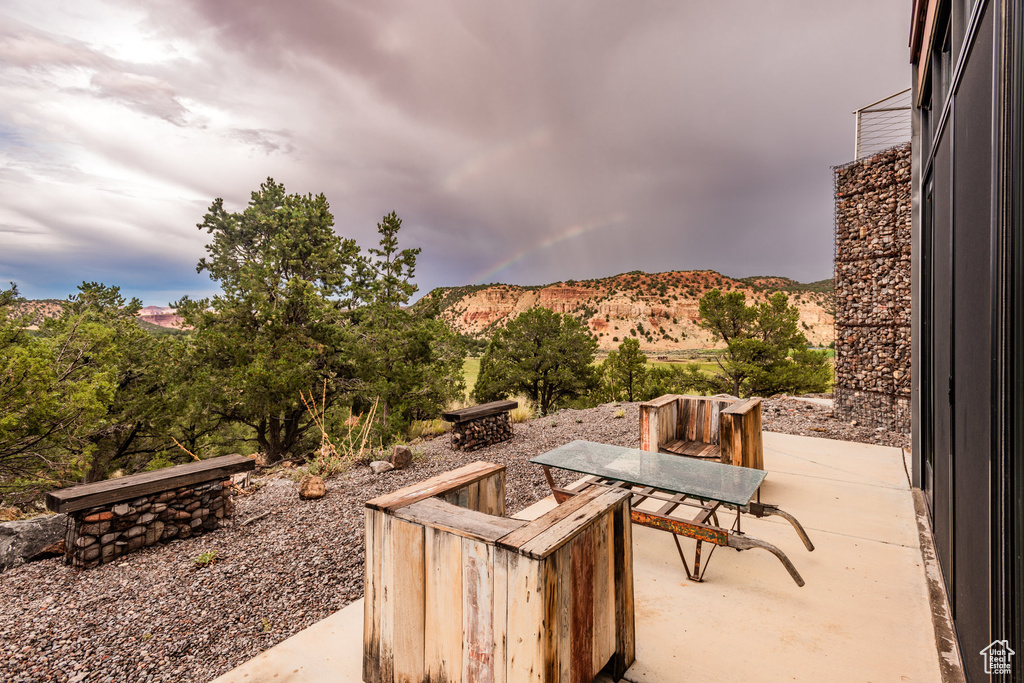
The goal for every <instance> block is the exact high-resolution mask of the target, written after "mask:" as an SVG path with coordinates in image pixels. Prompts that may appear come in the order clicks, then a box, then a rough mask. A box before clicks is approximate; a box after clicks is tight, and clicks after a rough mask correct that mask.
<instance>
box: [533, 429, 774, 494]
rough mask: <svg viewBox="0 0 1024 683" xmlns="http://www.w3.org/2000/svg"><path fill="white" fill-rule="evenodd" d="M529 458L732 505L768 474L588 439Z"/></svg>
mask: <svg viewBox="0 0 1024 683" xmlns="http://www.w3.org/2000/svg"><path fill="white" fill-rule="evenodd" d="M530 462H532V463H535V464H537V465H548V466H550V467H557V468H559V469H563V470H570V471H572V472H579V473H581V474H592V475H596V476H598V477H606V478H608V479H616V480H618V481H624V482H627V483H629V484H636V485H638V486H651V487H653V488H656V489H661V490H662V491H669V492H671V493H685V494H686V495H688V496H692V497H694V498H700V499H702V500H715V501H718V502H720V503H727V504H731V505H746V504H747V503H749V502H750V499H751V498H753V497H754V494H755V493H756V492H757V489H758V487H759V486H760V485H761V482H763V481H764V478H765V477H766V476H767V473H766V472H764V471H762V470H754V469H750V468H749V467H738V466H736V465H723V464H722V463H720V462H713V461H710V460H696V459H694V458H687V457H684V456H679V455H669V454H667V453H653V452H650V451H640V450H637V449H635V448H624V447H623V446H612V445H610V444H604V443H594V442H592V441H573V442H571V443H567V444H565V445H564V446H559V447H558V448H556V449H554V450H551V451H548V452H547V453H544V454H542V455H538V456H537V457H535V458H531V459H530Z"/></svg>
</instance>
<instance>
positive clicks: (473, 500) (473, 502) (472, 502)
mask: <svg viewBox="0 0 1024 683" xmlns="http://www.w3.org/2000/svg"><path fill="white" fill-rule="evenodd" d="M466 507H467V508H468V509H470V510H479V509H480V482H479V481H477V482H474V483H472V484H470V485H469V486H467V487H466Z"/></svg>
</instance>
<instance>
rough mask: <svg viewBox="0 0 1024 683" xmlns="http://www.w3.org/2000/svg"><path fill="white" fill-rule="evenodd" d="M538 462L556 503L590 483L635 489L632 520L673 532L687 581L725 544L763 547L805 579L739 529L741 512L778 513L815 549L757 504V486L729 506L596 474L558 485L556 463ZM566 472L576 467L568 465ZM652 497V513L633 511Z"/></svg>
mask: <svg viewBox="0 0 1024 683" xmlns="http://www.w3.org/2000/svg"><path fill="white" fill-rule="evenodd" d="M536 464H540V465H541V467H542V468H543V470H544V476H545V478H546V479H547V482H548V486H550V487H551V492H552V494H554V496H555V500H556V501H558V502H559V503H562V502H564V501H565V500H567V499H569V498H571V497H572V496H575V495H577V494H579V493H581V492H582V491H583V490H585V489H587V488H589V487H591V486H602V487H608V488H620V489H627V490H630V491H631V492H632V493H633V499H632V503H631V505H632V508H633V509H632V518H633V522H634V523H636V524H641V525H643V526H646V527H651V528H653V529H661V530H662V531H667V532H669V533H671V534H672V540H673V541H675V545H676V550H677V551H678V552H679V558H680V559H681V560H682V562H683V568H684V569H685V571H686V577H687V578H688V579H689V580H691V581H695V582H698V583H700V582H702V581H703V578H704V572H705V571H706V570H707V566H708V563H709V562H710V560H711V556H712V554H713V553H714V551H715V548H716V547H717V546H728V547H730V548H735V549H736V550H749V549H751V548H761V549H762V550H767V551H768V552H770V553H772V554H773V555H775V557H777V558H778V559H779V561H780V562H782V564H783V566H784V567H785V568H786V570H787V571H788V572H789V575H790V576H791V577H792V578H793V581H794V582H795V583H796V584H797V585H798V586H803V585H804V579H803V577H801V576H800V572H798V571H797V569H796V567H795V566H794V565H793V563H792V562H791V561H790V559H789V558H788V557H787V556H786V554H785V553H784V552H782V550H780V549H779V548H777V547H776V546H774V545H772V544H771V543H767V542H765V541H762V540H759V539H757V538H753V537H751V536H748V535H746V534H745V533H743V530H742V528H741V523H742V515H743V514H744V513H746V514H750V515H753V516H755V517H768V516H776V517H782V518H783V519H785V520H786V521H788V522H789V523H790V524H791V525H792V526H793V528H794V530H795V531H796V533H797V535H798V536H799V537H800V540H801V541H803V543H804V546H805V547H806V548H807V550H809V551H812V550H814V544H813V543H811V540H810V539H809V538H808V537H807V532H806V531H804V528H803V526H802V525H801V524H800V522H799V521H797V519H796V518H795V517H793V516H792V515H791V514H789V513H787V512H785V511H783V510H780V509H779V508H778V507H777V506H775V505H768V504H765V503H761V502H760V500H759V499H760V489H758V500H757V501H754V500H751V501H749V502H748V503H747V504H746V505H731V504H728V503H722V502H719V501H716V500H709V499H706V498H702V497H698V496H695V495H693V494H692V493H689V492H686V491H669V490H664V489H659V488H655V487H653V486H642V485H637V484H630V483H627V482H625V481H621V480H617V479H613V478H609V477H604V476H599V475H591V476H587V477H585V478H584V479H583V480H582V481H580V482H578V483H577V485H576V488H562V487H559V486H558V485H557V484H556V483H555V480H554V478H553V477H552V475H551V467H553V466H554V467H557V465H546V464H543V463H536ZM565 469H569V468H565ZM570 471H579V470H571V469H570ZM650 500H654V501H660V502H661V503H662V505H661V507H660V508H658V509H657V510H655V511H650V510H640V509H637V507H638V506H639V505H641V504H642V503H644V502H645V501H650ZM729 512H735V513H736V516H735V519H733V520H732V522H731V523H730V524H729V526H724V525H723V524H721V522H720V520H719V513H722V514H723V516H724V515H725V514H727V513H729ZM679 536H685V537H687V538H692V539H694V540H695V541H696V542H697V546H696V550H695V552H694V559H693V569H692V570H691V568H690V564H689V563H688V562H687V560H686V554H685V553H684V552H683V548H682V545H680V543H679ZM704 543H710V544H711V546H712V547H711V550H710V551H709V552H708V553H707V556H706V557H705V558H703V565H704V566H703V567H701V564H702V557H701V551H702V548H703V544H704Z"/></svg>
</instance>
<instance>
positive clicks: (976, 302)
mask: <svg viewBox="0 0 1024 683" xmlns="http://www.w3.org/2000/svg"><path fill="white" fill-rule="evenodd" d="M992 15H993V12H992V11H991V10H990V11H988V12H986V17H985V19H984V22H983V23H982V26H981V31H980V33H979V36H978V39H977V41H976V42H975V44H974V46H973V47H972V48H971V52H970V54H969V61H968V63H967V69H966V71H965V72H964V78H963V80H962V81H961V85H960V89H959V91H958V92H957V93H956V99H955V112H954V121H953V122H954V126H953V131H954V133H953V134H954V146H953V154H954V159H953V161H954V171H953V175H954V179H955V185H954V192H953V279H954V282H955V283H956V284H955V287H954V290H953V316H954V317H953V320H954V330H953V373H954V378H955V380H954V388H955V390H954V404H953V477H954V480H955V482H956V497H955V501H956V503H955V508H954V513H953V518H954V534H955V537H956V542H955V547H954V562H955V569H954V576H955V577H956V585H955V591H954V600H955V602H956V619H957V631H958V633H959V636H960V641H961V645H962V647H963V657H964V666H965V669H966V670H967V674H968V680H970V681H979V680H983V679H984V678H985V676H984V670H983V667H982V658H981V657H978V656H977V655H976V653H978V652H980V651H981V649H982V648H984V647H985V646H987V645H988V644H989V643H990V642H991V641H992V640H993V636H992V633H991V608H990V605H991V601H992V597H993V596H992V585H991V576H992V575H991V569H990V567H991V562H992V560H993V557H994V555H993V548H992V535H991V520H992V492H991V488H990V487H991V466H990V454H991V448H992V429H991V427H992V422H991V420H992V411H993V410H994V409H995V406H994V405H993V404H992V393H991V390H992V377H991V370H992V322H993V321H992V286H993V282H992V279H991V272H992V241H991V236H992V230H991V225H992V215H991V208H992V199H991V198H992V161H993V159H992Z"/></svg>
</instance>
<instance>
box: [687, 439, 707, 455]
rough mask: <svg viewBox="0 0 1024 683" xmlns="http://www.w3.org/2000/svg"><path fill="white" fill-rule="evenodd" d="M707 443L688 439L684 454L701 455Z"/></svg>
mask: <svg viewBox="0 0 1024 683" xmlns="http://www.w3.org/2000/svg"><path fill="white" fill-rule="evenodd" d="M705 445H706V444H705V443H704V442H703V441H688V442H687V443H686V446H684V447H683V455H699V454H700V452H701V451H703V450H704V447H705Z"/></svg>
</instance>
